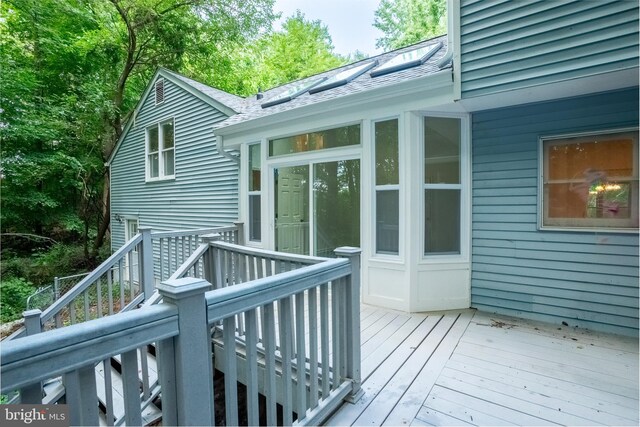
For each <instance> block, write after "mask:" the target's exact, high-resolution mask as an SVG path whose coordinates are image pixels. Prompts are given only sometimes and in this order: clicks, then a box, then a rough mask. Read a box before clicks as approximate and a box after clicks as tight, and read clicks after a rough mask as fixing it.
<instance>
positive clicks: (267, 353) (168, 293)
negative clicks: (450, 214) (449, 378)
mask: <svg viewBox="0 0 640 427" xmlns="http://www.w3.org/2000/svg"><path fill="white" fill-rule="evenodd" d="M219 238H220V237H219V236H209V237H208V238H205V239H204V243H203V244H202V245H200V247H198V249H197V250H196V251H195V252H194V253H193V254H192V255H191V256H190V257H189V258H188V260H187V262H185V263H184V264H183V265H182V266H181V267H180V268H179V269H178V270H177V271H176V272H175V273H174V275H173V276H174V277H172V278H170V279H168V280H166V281H164V282H162V283H161V284H159V285H158V295H159V298H156V301H155V302H156V303H155V304H148V305H145V306H143V307H142V308H140V309H138V310H132V311H129V312H124V313H118V314H114V315H112V316H109V317H105V318H102V319H95V320H90V321H86V322H83V323H80V324H75V325H71V326H68V327H65V328H60V329H54V330H50V331H46V332H43V333H40V334H38V336H37V337H36V336H27V337H24V338H21V339H17V340H14V341H11V342H8V343H4V345H3V346H2V348H1V349H0V355H1V358H2V359H1V363H2V364H1V373H2V380H3V381H2V393H6V392H8V391H11V390H15V389H21V401H22V403H42V402H43V391H42V386H43V382H45V383H46V381H47V380H49V379H50V378H52V377H56V376H63V378H64V387H63V390H61V391H59V392H58V393H57V395H56V397H55V398H52V397H51V395H50V394H47V395H45V399H47V398H48V399H49V401H48V402H46V403H55V402H56V401H61V399H64V401H66V403H67V404H68V405H69V411H70V417H71V423H72V424H73V425H97V424H99V423H102V424H106V425H120V424H122V423H125V424H126V425H141V424H145V422H146V420H145V411H144V409H145V407H146V403H147V402H150V401H152V400H154V399H157V398H158V395H159V393H160V394H161V400H162V417H163V421H162V422H163V424H165V425H214V423H215V402H214V401H215V400H218V401H220V400H221V399H224V404H222V402H218V407H221V406H224V407H225V408H226V410H225V415H226V420H225V422H226V424H227V425H237V424H238V423H239V421H240V420H239V418H238V406H239V404H238V393H239V392H238V383H239V382H240V383H243V384H244V385H245V386H246V399H243V400H244V401H246V405H245V406H246V408H247V411H246V422H247V423H248V424H249V425H257V424H259V423H266V424H269V425H275V424H276V423H277V422H278V419H277V412H278V406H277V405H281V411H282V420H281V421H282V422H284V423H285V424H287V425H288V424H293V423H294V420H295V424H299V425H306V424H318V423H319V422H321V421H322V420H323V419H325V418H326V417H327V416H328V415H329V414H330V413H331V412H332V411H333V410H334V409H335V408H337V407H338V406H339V405H340V404H341V402H342V401H343V400H345V399H355V398H357V396H358V395H359V392H360V345H359V344H360V343H359V336H360V335H359V334H360V324H359V321H360V320H359V287H360V260H359V250H358V249H354V248H342V249H338V250H337V251H336V253H337V254H338V256H339V257H342V258H337V259H322V258H313V257H301V256H296V255H287V254H279V253H276V252H269V251H261V250H256V249H250V248H246V247H242V246H239V245H235V244H231V243H226V242H221V241H219ZM189 272H192V273H196V272H199V273H201V275H202V276H203V277H200V278H198V277H196V278H194V277H179V276H186V275H188V274H189ZM35 318H36V317H35V316H34V319H35ZM38 318H40V316H38ZM212 342H213V346H212ZM150 348H153V349H154V350H153V352H154V353H155V354H156V355H157V363H155V364H154V365H155V366H153V369H149V367H148V366H147V367H144V366H142V365H145V364H148V362H147V357H145V356H146V354H147V352H148V351H149V349H150ZM114 358H116V359H117V360H118V362H119V364H120V366H121V371H122V377H121V378H122V380H121V384H115V381H113V377H112V375H111V372H112V369H113V360H114ZM214 366H215V368H217V369H218V370H220V371H222V372H224V384H225V387H224V396H223V397H221V396H220V395H219V394H216V395H215V398H214V390H213V384H214V380H213V379H214V375H213V372H214ZM140 370H143V371H145V370H146V371H147V372H148V374H147V378H146V379H145V378H141V377H140V376H139V374H138V372H139V371H140ZM149 372H150V373H149ZM119 381H120V380H119ZM118 387H120V388H118ZM243 390H244V389H243ZM259 394H262V395H263V396H264V399H263V400H261V399H259ZM47 396H49V397H47ZM116 400H122V402H121V405H120V406H121V407H122V408H123V409H121V410H118V413H114V409H113V407H115V406H116V405H115V403H114V402H115V401H116ZM261 401H263V402H264V403H260V402H261ZM261 405H262V408H261ZM110 408H111V409H110ZM261 412H262V418H260V416H261Z"/></svg>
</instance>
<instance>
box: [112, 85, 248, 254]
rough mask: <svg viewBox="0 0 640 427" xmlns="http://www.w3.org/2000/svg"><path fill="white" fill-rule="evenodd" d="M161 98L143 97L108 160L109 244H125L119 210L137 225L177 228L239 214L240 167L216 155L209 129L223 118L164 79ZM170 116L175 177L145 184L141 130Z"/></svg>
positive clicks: (214, 222) (223, 221) (232, 218)
mask: <svg viewBox="0 0 640 427" xmlns="http://www.w3.org/2000/svg"><path fill="white" fill-rule="evenodd" d="M164 87H165V89H164V90H165V101H164V103H163V104H161V105H158V106H156V105H155V98H154V96H153V91H151V92H150V96H148V97H147V99H146V100H144V102H143V104H142V106H141V108H140V111H139V113H138V115H137V117H136V121H135V124H134V125H133V126H131V128H130V129H129V132H128V134H127V135H126V136H125V138H124V140H123V141H122V143H121V145H120V147H119V149H118V152H117V153H116V155H115V157H114V159H113V161H112V164H111V214H112V223H111V224H112V225H111V231H112V237H111V246H112V248H118V247H120V246H121V245H122V244H123V243H124V224H123V223H118V222H117V221H115V220H113V216H114V215H115V214H116V213H117V214H120V215H127V216H133V217H137V218H138V219H139V221H140V225H141V226H150V227H152V228H153V229H154V230H158V231H159V230H179V229H192V228H203V227H215V226H222V225H230V224H231V223H232V222H233V221H236V220H237V218H238V167H237V164H236V163H234V162H232V161H230V160H228V159H226V158H224V157H222V156H220V155H218V154H217V152H216V148H215V141H214V138H213V130H212V127H213V125H214V123H216V122H219V121H221V120H224V119H225V118H226V116H225V115H224V114H222V113H221V112H219V111H218V110H216V109H215V108H213V107H212V106H210V105H209V104H207V103H205V102H204V101H202V100H200V99H198V98H197V97H196V96H194V95H193V94H191V93H189V92H187V91H186V90H184V89H182V88H180V87H178V86H176V85H174V84H173V83H172V82H171V81H169V80H168V79H165V81H164ZM170 117H173V118H174V126H175V150H176V151H175V171H176V173H175V180H169V181H156V182H145V147H144V145H145V129H146V128H147V127H149V126H151V125H153V124H155V123H158V122H159V121H161V120H164V119H167V118H170Z"/></svg>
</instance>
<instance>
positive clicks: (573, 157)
mask: <svg viewBox="0 0 640 427" xmlns="http://www.w3.org/2000/svg"><path fill="white" fill-rule="evenodd" d="M592 138H593V139H595V137H592ZM547 156H548V173H549V176H548V180H567V179H580V180H584V181H586V182H590V183H593V182H595V181H598V180H602V179H605V180H606V179H607V177H630V176H632V175H633V141H632V140H631V139H626V140H625V139H620V140H608V141H595V140H591V141H588V140H582V141H581V142H575V143H568V144H567V143H560V144H558V143H555V144H551V143H549V144H548V151H547ZM585 188H586V187H585Z"/></svg>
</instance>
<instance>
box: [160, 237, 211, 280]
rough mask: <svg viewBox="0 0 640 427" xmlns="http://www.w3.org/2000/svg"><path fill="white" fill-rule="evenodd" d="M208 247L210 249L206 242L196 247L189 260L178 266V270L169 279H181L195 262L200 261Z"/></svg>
mask: <svg viewBox="0 0 640 427" xmlns="http://www.w3.org/2000/svg"><path fill="white" fill-rule="evenodd" d="M208 249H209V245H207V244H206V243H203V244H201V245H200V246H198V249H196V250H195V251H194V252H193V253H192V254H191V255H190V256H189V258H187V260H186V261H185V262H183V263H182V265H180V267H178V269H177V270H176V271H174V273H173V274H172V275H171V277H169V279H179V278H181V277H182V276H184V275H185V274H186V273H187V272H188V271H189V269H190V268H191V267H193V266H194V265H195V263H196V262H198V260H200V258H202V255H203V254H204V253H205V252H206V251H207V250H208Z"/></svg>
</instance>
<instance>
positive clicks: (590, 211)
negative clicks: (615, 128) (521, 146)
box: [541, 130, 638, 229]
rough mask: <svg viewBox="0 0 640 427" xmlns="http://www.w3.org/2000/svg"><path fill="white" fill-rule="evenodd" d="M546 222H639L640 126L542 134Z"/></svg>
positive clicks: (600, 225)
mask: <svg viewBox="0 0 640 427" xmlns="http://www.w3.org/2000/svg"><path fill="white" fill-rule="evenodd" d="M542 157H543V165H542V193H541V194H542V211H543V215H542V227H543V228H545V227H548V228H579V229H584V228H597V229H637V228H638V132H637V130H636V131H631V132H629V131H625V132H607V133H598V134H592V135H581V136H575V137H559V138H542Z"/></svg>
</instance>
